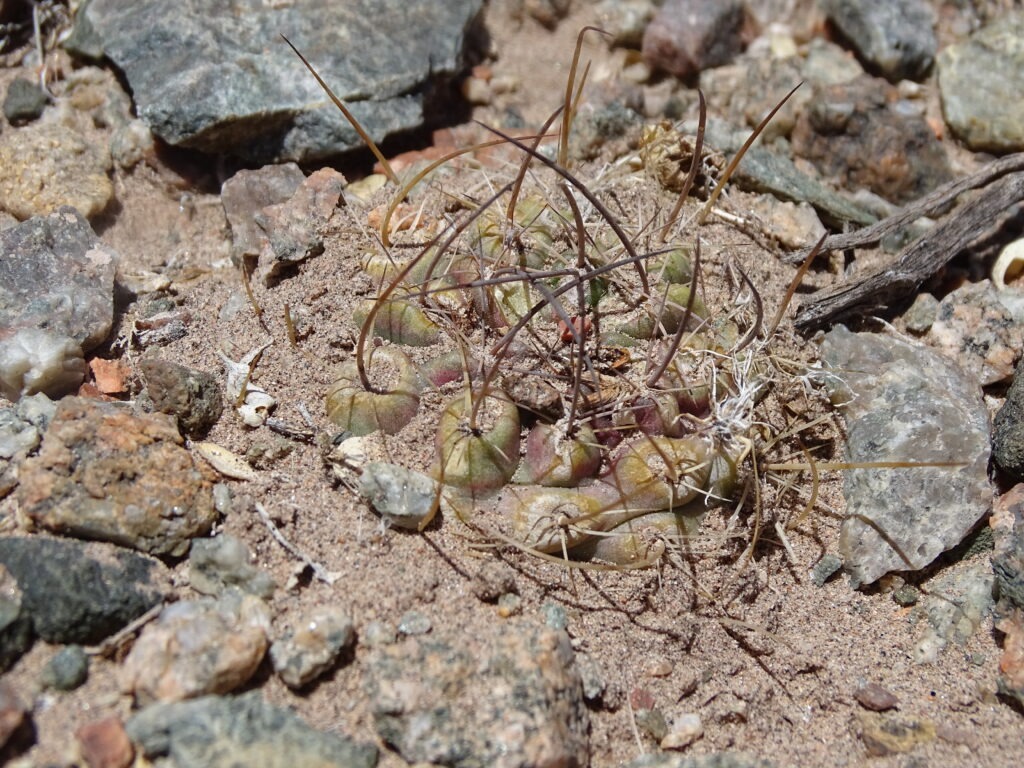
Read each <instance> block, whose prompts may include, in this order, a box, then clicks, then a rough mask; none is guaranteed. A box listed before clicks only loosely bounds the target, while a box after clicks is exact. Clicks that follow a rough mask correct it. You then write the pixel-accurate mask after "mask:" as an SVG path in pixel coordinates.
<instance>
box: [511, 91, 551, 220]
mask: <svg viewBox="0 0 1024 768" xmlns="http://www.w3.org/2000/svg"><path fill="white" fill-rule="evenodd" d="M561 111H562V107H559V108H558V109H556V110H555V111H554V112H552V113H551V116H550V117H549V118H548V119H547V120H546V121H545V122H544V125H542V126H541V129H540V132H539V133H538V134H537V137H536V138H535V139H534V142H533V150H534V151H535V152H536V151H537V148H538V147H539V146H540V142H541V140H542V139H543V138H544V137H545V136H546V135H547V132H548V129H549V128H550V127H551V124H552V123H553V122H555V118H557V117H558V115H559V114H560V113H561ZM497 143H499V144H504V143H505V142H504V139H498V140H497ZM532 159H533V156H532V155H530V154H527V155H526V156H525V157H523V162H522V165H520V166H519V173H517V174H516V180H515V183H514V184H513V185H512V194H511V195H509V199H508V208H507V209H505V218H506V219H508V223H509V226H511V225H512V224H513V222H514V220H515V216H516V203H518V202H519V191H520V190H521V189H522V188H523V181H525V179H526V172H527V171H528V170H529V168H530V161H531V160H532Z"/></svg>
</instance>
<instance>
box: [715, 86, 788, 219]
mask: <svg viewBox="0 0 1024 768" xmlns="http://www.w3.org/2000/svg"><path fill="white" fill-rule="evenodd" d="M801 85H803V83H797V84H796V85H795V86H794V87H793V90H791V91H790V92H789V93H787V94H786V95H785V96H783V97H782V101H780V102H779V103H778V104H776V105H775V107H774V108H773V109H772V111H771V112H769V113H768V114H767V115H765V118H764V119H763V120H762V121H761V122H760V123H758V124H757V128H755V129H754V131H753V133H751V134H750V135H749V136H748V137H747V140H746V141H745V142H743V146H742V147H740V151H739V152H737V153H736V156H735V157H734V158H733V159H732V161H731V162H730V163H729V165H727V166H726V167H725V171H724V172H723V173H722V178H721V179H719V180H718V185H717V186H716V187H715V190H714V191H713V192H712V193H711V195H710V196H709V197H708V201H707V202H706V203H705V204H704V207H703V208H702V209H701V211H700V215H699V216H698V217H697V223H698V224H703V223H704V220H705V219H707V217H708V214H709V213H710V212H711V209H712V208H714V207H715V203H716V202H718V198H719V196H720V195H721V194H722V190H723V189H724V188H725V185H726V183H728V181H729V179H730V178H731V177H732V174H733V172H734V171H735V170H736V168H737V167H738V166H739V164H740V160H742V159H743V156H744V155H745V154H747V150H748V149H750V147H751V145H752V144H753V143H754V142H755V141H757V137H758V136H760V135H761V132H762V131H763V130H764V129H765V127H766V126H767V125H768V123H770V122H771V120H772V118H773V117H775V115H776V114H777V113H778V111H779V110H780V109H782V107H783V106H785V104H786V102H787V101H789V97H790V96H792V95H793V94H794V93H796V90H797V88H799V87H800V86H801Z"/></svg>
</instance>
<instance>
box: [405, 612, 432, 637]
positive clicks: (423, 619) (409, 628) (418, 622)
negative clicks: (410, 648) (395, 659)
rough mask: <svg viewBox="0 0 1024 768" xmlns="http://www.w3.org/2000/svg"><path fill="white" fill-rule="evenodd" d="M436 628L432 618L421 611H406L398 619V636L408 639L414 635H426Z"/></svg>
mask: <svg viewBox="0 0 1024 768" xmlns="http://www.w3.org/2000/svg"><path fill="white" fill-rule="evenodd" d="M433 628H434V622H432V621H431V620H430V617H429V616H427V615H425V614H422V613H420V612H419V611H406V612H405V613H403V614H402V615H401V617H400V618H399V619H398V634H400V635H405V636H407V637H409V636H412V635H425V634H427V633H428V632H430V630H432V629H433Z"/></svg>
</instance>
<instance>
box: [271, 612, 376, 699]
mask: <svg viewBox="0 0 1024 768" xmlns="http://www.w3.org/2000/svg"><path fill="white" fill-rule="evenodd" d="M355 636H356V635H355V628H354V627H353V625H352V620H351V619H350V618H349V617H348V614H347V613H345V611H343V610H342V609H341V608H338V607H336V606H324V607H321V608H317V609H316V610H314V611H312V612H311V613H308V614H304V615H303V616H301V617H300V618H299V621H298V623H297V626H296V627H295V628H293V629H290V630H289V631H288V632H286V633H285V634H284V636H283V637H281V638H280V639H278V640H275V641H274V643H273V645H271V646H270V660H271V661H272V662H273V664H274V671H275V672H277V675H278V677H280V678H281V679H282V680H283V681H284V683H285V685H287V686H288V687H289V688H302V687H303V686H304V685H308V684H309V683H311V682H313V681H314V680H316V679H317V678H318V677H320V676H321V675H322V674H324V673H325V672H327V671H328V670H329V669H331V667H333V666H334V665H335V663H336V662H337V661H338V657H339V656H340V655H341V652H342V651H344V650H345V649H346V648H348V647H350V646H351V645H352V643H353V641H354V640H355Z"/></svg>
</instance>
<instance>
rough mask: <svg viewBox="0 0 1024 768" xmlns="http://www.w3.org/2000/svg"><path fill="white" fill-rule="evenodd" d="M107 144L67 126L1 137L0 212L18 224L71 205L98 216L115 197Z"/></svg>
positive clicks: (39, 127) (34, 128)
mask: <svg viewBox="0 0 1024 768" xmlns="http://www.w3.org/2000/svg"><path fill="white" fill-rule="evenodd" d="M112 166H113V162H112V161H111V159H110V150H109V149H107V147H106V146H105V145H101V144H97V143H96V142H93V141H89V140H87V139H86V138H85V137H84V136H82V135H80V134H79V133H77V132H76V131H75V130H74V129H72V128H70V127H69V126H65V125H56V124H53V125H35V126H32V127H30V128H17V129H15V130H12V131H7V132H6V133H3V134H0V207H2V208H3V209H4V210H6V211H9V212H10V213H13V214H14V215H15V216H17V217H18V218H19V219H22V220H24V219H28V218H30V217H32V216H45V215H47V214H49V213H52V212H53V211H56V210H57V209H58V208H60V207H62V206H71V207H72V208H75V209H76V210H78V211H79V212H81V214H82V215H83V216H86V217H91V216H95V215H96V214H98V213H100V212H101V211H102V210H103V209H104V208H106V207H107V205H108V204H109V203H110V201H111V200H112V199H113V197H114V185H113V184H112V183H111V181H110V177H109V176H108V175H107V174H108V173H109V171H110V169H111V167H112Z"/></svg>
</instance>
